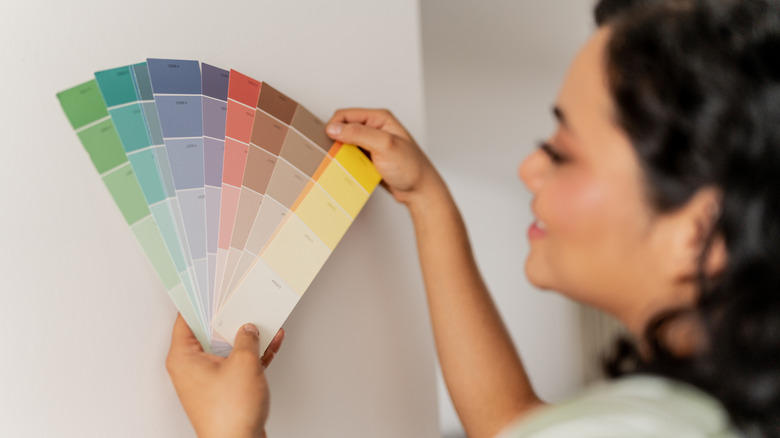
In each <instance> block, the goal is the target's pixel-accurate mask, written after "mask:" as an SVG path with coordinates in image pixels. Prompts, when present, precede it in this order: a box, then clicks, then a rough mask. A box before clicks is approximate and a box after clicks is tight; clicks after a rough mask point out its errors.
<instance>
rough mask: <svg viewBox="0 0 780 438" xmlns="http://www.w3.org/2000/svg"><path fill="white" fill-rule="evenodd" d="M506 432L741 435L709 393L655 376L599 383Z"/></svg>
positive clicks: (545, 437)
mask: <svg viewBox="0 0 780 438" xmlns="http://www.w3.org/2000/svg"><path fill="white" fill-rule="evenodd" d="M500 436H501V438H558V437H567V438H586V437H587V438H590V437H593V438H596V437H599V438H611V437H615V438H617V437H622V438H628V437H643V438H651V437H708V438H709V437H712V438H715V437H717V438H732V437H736V436H738V435H737V434H736V433H735V432H734V431H733V430H732V429H731V427H730V425H729V420H728V415H727V413H726V411H725V410H724V409H723V408H722V407H721V405H720V404H719V403H718V402H717V401H716V400H715V399H714V398H712V397H710V396H709V395H708V394H706V393H704V392H702V391H701V390H699V389H696V388H694V387H692V386H689V385H687V384H684V383H680V382H676V381H673V380H669V379H665V378H662V377H655V376H632V377H625V378H622V379H617V380H613V381H609V382H605V383H602V384H599V385H597V386H595V387H593V388H590V389H588V390H586V391H585V392H583V393H582V394H580V395H579V396H577V397H575V398H573V399H571V400H569V401H566V402H563V403H560V404H557V405H550V406H547V407H544V408H540V409H539V410H538V411H536V412H533V413H531V414H530V415H529V416H527V417H524V418H523V419H522V420H519V421H518V422H517V423H514V424H512V425H510V426H509V427H508V428H507V429H506V430H505V431H504V432H503V433H502V434H501V435H500Z"/></svg>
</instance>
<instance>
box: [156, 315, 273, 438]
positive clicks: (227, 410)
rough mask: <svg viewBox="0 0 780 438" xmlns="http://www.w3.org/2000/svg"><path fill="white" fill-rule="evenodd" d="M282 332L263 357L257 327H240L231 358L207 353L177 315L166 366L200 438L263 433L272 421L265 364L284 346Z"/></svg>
mask: <svg viewBox="0 0 780 438" xmlns="http://www.w3.org/2000/svg"><path fill="white" fill-rule="evenodd" d="M283 338H284V330H279V333H277V334H276V336H275V337H274V339H273V341H272V342H271V345H270V346H269V347H268V349H267V350H266V352H265V354H264V355H263V357H262V358H261V357H260V335H259V333H258V330H257V327H255V326H254V325H252V324H247V325H245V326H243V327H242V328H241V329H239V331H238V333H237V334H236V341H235V344H234V346H233V351H232V352H231V353H230V355H229V356H228V357H227V358H224V357H219V356H214V355H212V354H208V353H205V352H204V351H203V348H202V347H201V346H200V343H199V342H198V340H197V339H196V338H195V335H194V334H193V333H192V330H190V328H189V327H188V326H187V323H186V322H184V318H182V317H181V315H179V317H178V318H177V319H176V323H175V324H174V327H173V336H172V339H171V349H170V351H169V352H168V359H167V361H166V366H167V368H168V374H169V375H170V376H171V381H172V382H173V386H174V387H175V388H176V393H177V394H178V395H179V400H181V404H182V406H183V407H184V411H185V412H186V413H187V416H188V417H189V419H190V422H191V423H192V426H193V427H194V428H195V432H196V433H197V434H198V437H200V438H212V437H226V436H229V437H264V436H265V422H266V420H267V419H268V399H269V392H268V382H267V381H266V378H265V367H267V366H268V365H269V364H270V363H271V360H273V357H274V355H275V354H276V352H278V351H279V347H281V344H282V339H283Z"/></svg>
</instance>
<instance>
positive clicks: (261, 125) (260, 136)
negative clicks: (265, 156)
mask: <svg viewBox="0 0 780 438" xmlns="http://www.w3.org/2000/svg"><path fill="white" fill-rule="evenodd" d="M287 130H288V128H287V125H284V124H282V123H279V122H278V121H277V120H276V119H274V118H273V117H271V116H269V115H268V114H266V113H264V112H263V111H260V110H257V111H256V112H255V122H254V125H253V126H252V144H253V145H255V146H259V147H261V148H263V149H265V150H267V151H268V152H270V153H272V154H274V155H279V152H280V151H281V150H282V144H283V143H284V137H285V136H286V135H287Z"/></svg>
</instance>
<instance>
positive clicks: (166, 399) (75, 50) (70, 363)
mask: <svg viewBox="0 0 780 438" xmlns="http://www.w3.org/2000/svg"><path fill="white" fill-rule="evenodd" d="M418 20H419V9H418V4H417V2H416V1H414V0H400V1H398V0H396V1H392V2H389V1H384V0H370V1H369V0H332V1H329V2H321V1H315V0H311V1H290V0H286V1H258V0H253V1H251V0H245V1H193V0H171V1H155V0H138V1H135V2H114V1H98V0H74V1H67V2H58V1H41V0H37V1H36V0H33V1H28V2H5V3H4V4H3V5H2V6H0V48H2V53H3V57H4V59H3V68H2V69H0V79H1V80H2V91H3V93H2V94H3V105H2V107H1V108H0V120H2V121H0V124H1V126H2V127H3V146H2V151H3V157H2V159H0V183H2V187H3V194H2V195H0V199H1V200H2V207H1V208H2V214H0V242H2V243H3V251H2V252H1V253H0V278H2V285H3V292H2V297H3V303H2V305H0V332H2V333H3V335H4V336H3V340H4V342H3V344H2V347H0V348H2V350H3V353H0V354H1V356H0V357H2V359H1V360H0V436H9V437H11V436H24V437H49V436H58V437H71V436H73V437H75V436H78V437H105V436H112V437H140V436H143V437H174V436H175V437H179V436H191V435H192V431H191V428H190V426H189V423H188V422H187V419H186V417H185V415H184V413H183V411H182V409H181V407H180V405H179V403H178V401H177V399H176V395H175V393H174V391H173V388H172V386H171V384H170V382H169V380H168V377H167V375H166V373H165V369H164V358H165V355H166V352H167V351H166V350H167V347H168V343H169V336H170V329H171V326H172V324H173V320H174V317H175V310H174V308H173V306H172V305H171V304H170V303H169V302H168V300H167V297H166V294H165V291H164V289H163V287H162V285H161V284H160V282H159V281H158V280H157V278H156V277H155V275H154V272H153V270H152V268H151V266H150V265H149V263H148V262H146V260H145V259H144V255H143V252H142V251H141V249H140V247H139V246H138V244H137V243H136V242H135V241H134V239H133V237H132V234H131V233H130V231H129V229H128V227H127V225H126V224H125V223H124V221H123V219H122V218H121V216H120V214H119V212H118V210H117V208H116V207H115V206H114V204H113V202H112V200H111V198H110V196H109V195H108V193H107V191H106V189H105V188H104V187H103V184H102V183H101V181H100V179H99V177H98V176H97V174H96V172H95V169H94V168H93V166H92V164H91V163H90V161H89V159H88V157H87V155H86V154H85V153H84V151H83V149H82V147H81V145H80V144H79V142H78V140H77V138H76V136H75V134H74V133H73V132H72V130H71V128H70V126H69V124H68V123H67V121H66V119H65V117H64V115H63V114H62V113H61V110H60V108H59V105H58V102H57V100H56V98H55V93H56V92H58V91H60V90H63V89H65V88H68V87H70V86H73V85H76V84H78V83H81V82H83V81H85V80H87V79H89V78H90V77H91V75H92V72H94V71H96V70H99V69H105V68H110V67H116V66H120V65H125V64H129V63H135V62H139V61H142V60H143V59H144V58H146V57H178V58H184V59H187V58H189V59H199V60H203V61H207V62H209V63H211V64H214V65H216V66H220V67H223V68H230V67H233V68H236V69H238V70H240V71H242V72H244V73H246V74H249V75H251V76H255V77H256V78H258V79H261V80H265V81H268V82H269V83H271V84H272V85H274V86H275V87H277V88H278V89H280V90H282V91H283V92H285V93H287V94H288V95H290V96H291V97H293V98H295V99H297V100H299V101H300V102H301V103H303V104H304V105H306V106H307V107H309V109H311V110H312V111H313V112H314V113H315V114H318V115H319V116H320V117H323V118H327V117H329V116H330V114H331V112H332V111H333V110H334V109H336V108H338V107H341V106H353V105H354V106H358V105H365V106H385V107H390V108H393V109H394V111H395V112H396V114H398V115H399V116H400V117H402V119H403V120H404V121H405V122H406V123H407V125H408V126H409V128H410V129H411V131H412V132H413V133H415V134H416V135H418V136H419V137H421V138H422V137H423V136H424V132H423V109H422V108H423V105H422V102H423V92H422V68H421V55H420V46H419V42H420V34H419V22H418ZM285 327H286V329H287V331H288V336H287V339H286V341H285V345H284V346H283V349H282V351H281V353H280V354H279V355H278V356H277V359H276V361H275V362H274V364H273V365H272V367H271V369H270V372H269V379H270V383H271V390H272V406H271V420H270V424H269V435H270V436H283V437H310V436H317V437H358V436H361V437H362V436H371V437H382V436H386V437H399V436H415V437H417V436H422V437H425V436H436V435H437V434H438V424H437V419H436V390H435V378H434V371H433V370H434V359H433V348H432V345H431V337H430V334H429V327H428V323H427V320H426V317H425V308H424V300H423V294H422V290H421V281H420V278H419V274H418V268H417V262H416V255H415V252H414V246H413V240H412V233H411V229H410V224H409V221H408V218H407V215H406V213H405V212H404V211H402V209H401V208H400V207H399V206H398V205H396V204H395V203H394V202H393V201H392V200H391V199H390V197H389V196H387V195H386V194H385V193H382V191H380V193H377V194H376V195H375V196H374V198H373V199H372V200H371V201H370V202H369V204H368V205H367V207H366V210H365V211H364V212H363V214H362V215H361V217H359V218H358V220H357V221H356V223H355V224H354V225H353V229H352V230H351V231H350V232H349V233H348V235H347V236H346V237H345V239H344V240H343V242H342V243H341V245H340V246H339V248H337V249H336V251H335V252H334V253H333V255H332V257H331V259H330V260H329V262H328V263H327V264H326V266H325V268H324V269H323V271H322V273H321V275H320V276H319V277H318V278H317V280H315V283H314V284H313V285H312V286H311V288H310V289H309V291H308V292H307V294H306V296H305V297H304V298H303V299H302V301H301V303H300V304H299V307H298V308H297V309H296V311H295V312H294V313H293V315H292V317H291V318H290V320H289V321H288V322H287V324H286V325H285Z"/></svg>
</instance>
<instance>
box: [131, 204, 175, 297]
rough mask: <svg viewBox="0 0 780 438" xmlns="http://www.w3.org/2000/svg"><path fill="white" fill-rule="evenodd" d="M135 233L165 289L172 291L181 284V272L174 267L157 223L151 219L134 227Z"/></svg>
mask: <svg viewBox="0 0 780 438" xmlns="http://www.w3.org/2000/svg"><path fill="white" fill-rule="evenodd" d="M132 228H133V233H134V234H135V237H137V238H138V242H140V243H141V247H142V248H143V249H144V252H145V253H146V256H147V257H149V261H151V262H152V266H154V269H155V271H157V275H158V276H159V277H160V280H162V282H163V284H164V285H165V289H171V288H173V287H174V286H176V285H177V284H179V283H180V282H181V279H180V278H179V272H178V271H177V270H176V267H175V266H174V265H173V261H172V260H171V257H170V255H169V254H168V248H166V247H165V242H163V239H162V236H161V235H160V230H159V229H158V228H157V223H156V222H155V221H154V220H152V219H151V218H150V219H148V220H144V221H141V222H139V223H137V224H135V225H133V227H132Z"/></svg>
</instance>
